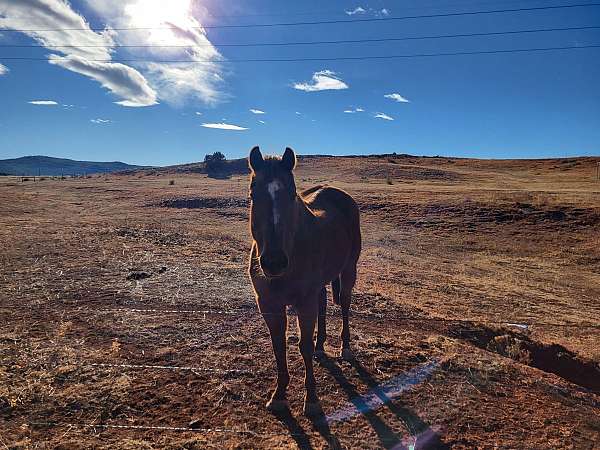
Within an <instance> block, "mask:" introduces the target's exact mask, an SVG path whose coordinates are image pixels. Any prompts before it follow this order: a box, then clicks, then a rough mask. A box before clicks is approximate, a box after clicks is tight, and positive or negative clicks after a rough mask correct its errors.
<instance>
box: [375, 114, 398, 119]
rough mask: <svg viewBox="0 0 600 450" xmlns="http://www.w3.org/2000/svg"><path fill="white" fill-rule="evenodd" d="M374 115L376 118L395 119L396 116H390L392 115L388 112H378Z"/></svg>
mask: <svg viewBox="0 0 600 450" xmlns="http://www.w3.org/2000/svg"><path fill="white" fill-rule="evenodd" d="M373 117H375V118H376V119H383V120H394V118H393V117H390V116H388V115H387V114H384V113H377V114H375V116H373Z"/></svg>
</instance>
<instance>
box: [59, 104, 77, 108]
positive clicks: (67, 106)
mask: <svg viewBox="0 0 600 450" xmlns="http://www.w3.org/2000/svg"><path fill="white" fill-rule="evenodd" d="M62 106H63V108H75V105H62Z"/></svg>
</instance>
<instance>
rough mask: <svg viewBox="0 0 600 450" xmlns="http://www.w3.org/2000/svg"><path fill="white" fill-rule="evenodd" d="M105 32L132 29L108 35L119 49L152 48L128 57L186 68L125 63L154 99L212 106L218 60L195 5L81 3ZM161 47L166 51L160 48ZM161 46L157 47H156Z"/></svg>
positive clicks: (186, 0)
mask: <svg viewBox="0 0 600 450" xmlns="http://www.w3.org/2000/svg"><path fill="white" fill-rule="evenodd" d="M85 2H86V3H87V5H88V6H90V7H91V8H92V10H94V12H95V13H96V14H97V15H98V16H99V17H100V18H101V19H103V20H104V22H105V23H107V24H109V25H110V26H111V27H114V28H116V29H118V28H137V29H136V30H127V31H119V30H116V31H114V37H113V38H114V40H115V42H117V43H118V44H121V45H139V44H144V45H158V46H159V47H146V48H130V49H128V53H129V54H130V57H131V58H139V59H158V60H161V59H166V60H183V61H190V63H160V62H151V63H145V62H139V63H135V62H134V63H131V64H132V65H134V66H135V67H136V68H137V69H139V70H140V71H141V72H142V73H143V74H144V75H145V76H146V77H147V78H148V81H149V83H150V85H151V86H152V88H153V89H154V90H156V92H157V96H158V98H159V99H161V100H164V101H167V102H169V103H171V104H175V105H182V104H184V103H186V102H189V101H195V100H199V101H201V102H203V103H205V104H210V105H213V104H216V103H218V102H220V101H222V100H223V99H225V98H226V97H227V96H226V95H225V94H224V93H223V92H222V85H223V77H222V72H223V69H222V67H221V66H220V64H218V63H216V62H202V61H206V60H210V61H220V60H222V59H223V57H222V56H221V54H220V53H219V51H218V50H217V49H216V48H215V47H214V46H213V45H212V43H211V42H210V41H209V39H208V37H207V36H206V32H205V30H204V28H203V27H202V24H201V17H203V16H206V10H205V9H204V7H203V6H202V5H201V4H200V2H197V1H195V0H171V1H168V2H166V1H164V0H85ZM165 45H167V46H171V47H164V46H165ZM160 46H163V47H160Z"/></svg>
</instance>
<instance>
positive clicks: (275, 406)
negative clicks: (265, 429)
mask: <svg viewBox="0 0 600 450" xmlns="http://www.w3.org/2000/svg"><path fill="white" fill-rule="evenodd" d="M266 406H267V409H268V410H269V411H273V412H282V411H287V410H288V409H290V404H289V403H288V401H287V400H276V399H271V400H269V401H268V402H267V405H266Z"/></svg>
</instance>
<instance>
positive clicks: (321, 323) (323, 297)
mask: <svg viewBox="0 0 600 450" xmlns="http://www.w3.org/2000/svg"><path fill="white" fill-rule="evenodd" d="M326 318H327V290H326V289H325V288H323V289H321V293H320V294H319V318H318V324H317V345H316V347H315V357H316V358H322V357H323V356H325V339H327V324H326Z"/></svg>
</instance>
